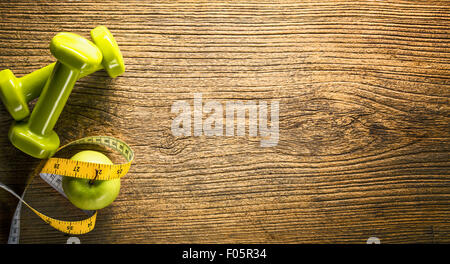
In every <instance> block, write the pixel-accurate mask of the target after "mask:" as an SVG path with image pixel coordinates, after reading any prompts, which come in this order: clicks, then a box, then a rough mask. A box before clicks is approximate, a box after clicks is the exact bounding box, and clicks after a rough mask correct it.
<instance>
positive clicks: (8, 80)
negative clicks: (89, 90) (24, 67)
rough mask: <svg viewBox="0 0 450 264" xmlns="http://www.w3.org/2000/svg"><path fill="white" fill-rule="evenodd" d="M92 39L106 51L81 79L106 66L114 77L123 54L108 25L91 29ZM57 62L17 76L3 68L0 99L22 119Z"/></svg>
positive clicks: (83, 72)
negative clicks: (101, 59) (95, 65)
mask: <svg viewBox="0 0 450 264" xmlns="http://www.w3.org/2000/svg"><path fill="white" fill-rule="evenodd" d="M91 38H92V40H93V41H94V43H95V44H96V45H97V47H98V48H99V49H100V50H101V52H102V54H103V61H102V63H101V64H100V65H99V66H98V67H96V68H92V69H83V70H82V71H81V74H80V76H79V78H82V77H85V76H87V75H89V74H91V73H93V72H96V71H98V70H101V69H105V70H106V71H107V72H108V74H109V76H111V77H112V78H115V77H117V76H118V75H121V74H122V73H123V72H124V71H125V65H124V63H123V57H122V53H121V52H120V49H119V46H118V45H117V42H116V40H115V39H114V37H113V35H112V34H111V32H110V31H109V30H108V29H107V28H106V27H105V26H98V27H96V28H94V29H93V30H91ZM54 66H55V63H52V64H49V65H47V66H45V67H44V68H41V69H39V70H37V71H34V72H32V73H30V74H28V75H25V76H23V77H21V78H16V77H15V76H14V74H13V72H12V71H11V70H8V69H6V70H3V71H0V99H1V100H2V101H3V104H4V105H5V107H6V109H7V110H8V112H9V113H10V114H11V116H12V117H13V118H14V119H15V120H17V121H19V120H22V119H24V118H26V117H27V116H29V115H30V110H29V108H28V102H30V101H31V100H33V99H35V98H38V97H39V95H40V94H41V91H42V88H43V87H44V85H45V83H46V81H47V79H48V77H49V76H50V74H51V73H52V71H53V68H54Z"/></svg>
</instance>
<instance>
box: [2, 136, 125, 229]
mask: <svg viewBox="0 0 450 264" xmlns="http://www.w3.org/2000/svg"><path fill="white" fill-rule="evenodd" d="M79 144H96V145H100V146H106V147H109V148H111V149H114V150H116V151H117V152H119V153H120V154H122V156H123V157H124V158H125V159H126V161H127V162H126V163H123V164H112V165H110V164H98V163H92V162H83V161H76V160H70V159H63V158H50V159H48V160H47V161H46V163H45V165H44V167H43V169H42V170H41V173H47V174H53V175H61V176H70V177H75V178H84V179H94V178H95V179H96V180H112V179H118V178H121V177H123V176H124V175H125V174H127V172H128V170H129V169H130V166H131V163H132V162H133V159H134V152H133V150H132V149H131V148H130V147H129V146H128V145H127V144H126V143H125V142H123V141H121V140H119V139H116V138H113V137H109V136H92V137H85V138H82V139H78V140H75V141H72V142H70V143H68V144H66V145H64V146H62V147H60V148H59V149H58V151H60V150H61V149H63V148H66V147H68V146H73V145H79ZM33 176H34V175H33ZM30 182H31V181H30ZM0 187H1V188H3V189H5V190H7V191H8V192H10V193H12V194H13V195H14V196H16V197H17V198H18V199H20V200H21V202H22V203H23V204H25V205H26V206H27V207H28V208H30V209H31V210H32V211H33V212H34V213H35V214H36V215H38V216H39V217H40V218H41V219H42V220H44V221H45V222H46V223H48V224H49V225H50V226H52V227H53V228H55V229H57V230H59V231H61V232H64V233H67V234H85V233H88V232H89V231H92V230H93V229H94V226H95V220H96V218H97V211H95V212H94V213H93V214H92V215H91V216H90V217H89V218H87V219H84V220H80V221H62V220H58V219H54V218H51V217H48V216H46V215H44V214H42V213H40V212H39V211H37V210H36V209H34V208H33V207H31V206H30V205H29V204H28V203H27V202H25V201H24V199H23V197H20V196H19V195H17V194H16V193H14V192H13V191H12V190H11V189H10V188H9V187H7V186H6V185H4V184H1V183H0ZM27 187H28V185H27ZM27 187H26V188H25V190H26V189H27ZM22 196H23V195H22Z"/></svg>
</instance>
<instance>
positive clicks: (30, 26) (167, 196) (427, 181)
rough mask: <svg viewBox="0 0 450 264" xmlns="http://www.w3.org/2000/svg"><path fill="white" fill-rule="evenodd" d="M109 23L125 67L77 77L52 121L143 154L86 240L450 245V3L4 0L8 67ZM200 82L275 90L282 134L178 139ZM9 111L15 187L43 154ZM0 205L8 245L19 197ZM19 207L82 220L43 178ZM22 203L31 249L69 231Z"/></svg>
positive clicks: (258, 96) (5, 148) (255, 94)
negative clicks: (17, 134) (179, 119)
mask: <svg viewBox="0 0 450 264" xmlns="http://www.w3.org/2000/svg"><path fill="white" fill-rule="evenodd" d="M100 24H104V25H106V26H108V28H109V29H110V30H111V32H112V33H113V34H114V36H115V37H116V40H117V42H118V43H119V46H120V48H121V50H122V52H123V55H124V60H125V63H126V66H127V69H126V72H125V74H124V75H123V76H120V77H118V78H117V79H113V80H112V79H110V78H109V77H108V76H107V74H106V73H105V72H104V71H100V72H97V73H95V74H92V75H90V76H88V77H86V78H83V79H81V80H79V81H78V82H77V84H76V86H75V88H74V90H73V92H72V94H71V96H70V98H69V101H68V103H67V105H66V107H65V108H64V111H63V113H62V116H61V118H60V119H59V121H58V123H57V127H56V131H57V133H58V134H59V135H60V137H61V141H62V142H63V143H67V142H69V141H71V140H74V139H77V138H80V137H84V136H91V135H99V134H101V135H111V136H115V137H118V138H120V139H122V140H125V141H126V142H128V143H129V144H130V145H131V146H132V148H133V149H134V150H135V152H136V160H135V163H134V165H133V166H132V168H131V171H130V172H129V174H128V175H127V176H126V177H125V178H123V180H122V189H121V193H120V195H119V197H118V198H117V200H116V201H115V202H114V203H113V204H112V205H111V206H110V207H108V208H106V209H104V210H101V211H100V212H99V217H98V222H97V225H96V228H95V229H94V231H92V232H91V233H89V234H86V235H82V236H79V238H80V240H81V243H365V242H366V240H367V239H368V238H369V237H371V236H376V237H378V238H380V240H381V242H382V243H449V242H450V221H449V219H450V170H449V169H450V155H449V153H450V152H449V151H450V125H449V124H450V115H449V114H450V105H449V98H450V89H449V88H450V75H449V73H450V2H449V1H354V2H352V1H280V2H277V3H271V2H260V1H254V2H250V1H246V2H244V1H239V2H227V1H223V2H211V1H187V2H186V1H184V2H173V1H168V2H159V1H127V2H109V1H70V2H69V1H68V2H65V1H60V2H58V3H53V2H39V1H38V2H35V1H11V2H8V1H2V2H1V3H0V68H1V69H4V68H9V69H11V70H13V72H14V73H15V74H16V75H17V76H22V75H24V74H27V73H29V72H31V71H33V70H36V69H38V68H40V67H42V66H44V65H46V64H48V63H50V62H52V61H53V58H52V56H51V54H50V52H49V50H48V44H49V41H50V39H51V38H52V36H54V35H55V34H56V33H57V32H60V31H70V32H74V33H78V34H80V35H82V36H85V37H89V31H90V30H91V29H92V28H94V27H95V26H97V25H100ZM194 93H202V95H203V100H204V101H206V100H212V99H214V100H216V101H218V102H220V103H225V102H226V101H230V100H242V101H248V100H256V101H257V100H266V101H268V102H270V101H271V100H279V102H280V117H279V119H280V121H279V125H280V129H279V131H280V139H279V143H278V145H277V146H275V147H272V148H262V147H260V145H259V142H260V139H259V138H257V137H256V138H255V137H249V136H245V137H205V136H201V137H174V136H173V135H172V133H171V130H170V124H171V121H172V119H173V118H174V116H175V115H174V114H171V112H170V109H171V105H172V104H173V102H174V101H176V100H187V101H188V102H190V103H191V104H192V101H193V94H194ZM11 122H12V119H11V118H10V116H9V115H8V113H7V112H6V110H5V108H4V107H3V106H0V149H1V151H0V161H1V162H0V180H1V181H3V182H5V183H6V184H8V185H9V186H12V187H13V188H14V190H16V191H17V192H21V191H22V190H23V188H24V184H25V181H26V179H27V177H29V175H30V174H32V173H33V170H34V168H36V166H37V165H38V163H39V161H37V160H35V159H32V158H30V157H28V156H26V155H25V154H23V153H21V152H20V151H18V150H16V149H15V148H14V147H13V146H12V145H11V144H10V143H9V141H8V138H7V131H8V128H9V126H10V124H11ZM247 135H248V134H247ZM74 151H75V150H74ZM0 199H1V203H0V242H6V241H7V237H8V232H9V225H10V219H11V217H12V215H13V211H14V209H15V205H16V203H17V201H16V200H15V198H13V197H12V196H10V195H9V194H7V193H6V192H3V191H1V192H0ZM26 200H27V201H29V202H30V203H31V204H32V205H33V206H35V207H36V208H38V209H39V210H41V211H42V212H45V213H47V214H48V215H50V216H52V217H59V218H63V219H77V218H79V217H82V215H81V214H80V213H79V211H77V210H75V209H74V208H73V207H72V206H71V205H70V204H69V203H68V202H67V201H65V200H64V199H63V198H61V197H60V196H58V195H57V194H56V193H55V192H54V191H53V190H52V189H51V188H50V187H48V186H47V185H46V184H45V183H44V182H43V181H42V180H41V179H39V178H36V179H35V180H34V181H33V184H32V186H31V189H30V191H29V193H28V194H27V195H26ZM22 214H23V216H22V235H21V242H22V243H65V242H66V240H67V236H64V235H62V234H61V233H59V232H58V231H55V230H53V229H52V228H51V227H49V226H47V225H46V224H45V223H43V222H42V221H41V220H40V219H39V218H38V217H37V216H36V215H34V214H33V213H32V212H30V210H28V209H23V210H22Z"/></svg>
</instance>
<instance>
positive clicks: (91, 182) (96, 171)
mask: <svg viewBox="0 0 450 264" xmlns="http://www.w3.org/2000/svg"><path fill="white" fill-rule="evenodd" d="M97 177H98V170H97V169H95V177H94V179H92V180H90V181H89V184H90V185H92V184H94V182H95V179H97Z"/></svg>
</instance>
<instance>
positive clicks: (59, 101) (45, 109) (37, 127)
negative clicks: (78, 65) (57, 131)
mask: <svg viewBox="0 0 450 264" xmlns="http://www.w3.org/2000/svg"><path fill="white" fill-rule="evenodd" d="M51 65H53V67H51V68H52V72H51V73H50V77H49V78H47V79H48V81H47V82H46V83H45V85H43V89H42V93H41V95H40V97H39V100H38V102H37V103H36V106H35V107H34V109H33V112H32V113H31V116H30V120H29V121H28V123H29V124H30V127H29V128H30V131H32V132H34V133H36V134H38V135H43V136H45V135H49V134H50V133H51V132H52V130H53V128H54V126H55V124H56V122H57V121H58V118H59V115H60V114H61V112H62V110H63V108H64V105H65V104H66V101H67V99H68V98H69V95H70V93H71V92H72V88H73V86H74V85H75V82H76V81H77V80H78V78H79V77H80V76H81V74H80V71H79V70H76V69H73V68H70V67H68V66H66V65H64V64H63V63H61V62H56V63H54V64H51ZM51 65H49V66H51ZM47 67H48V66H47ZM37 79H39V78H37ZM41 87H42V86H41Z"/></svg>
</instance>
